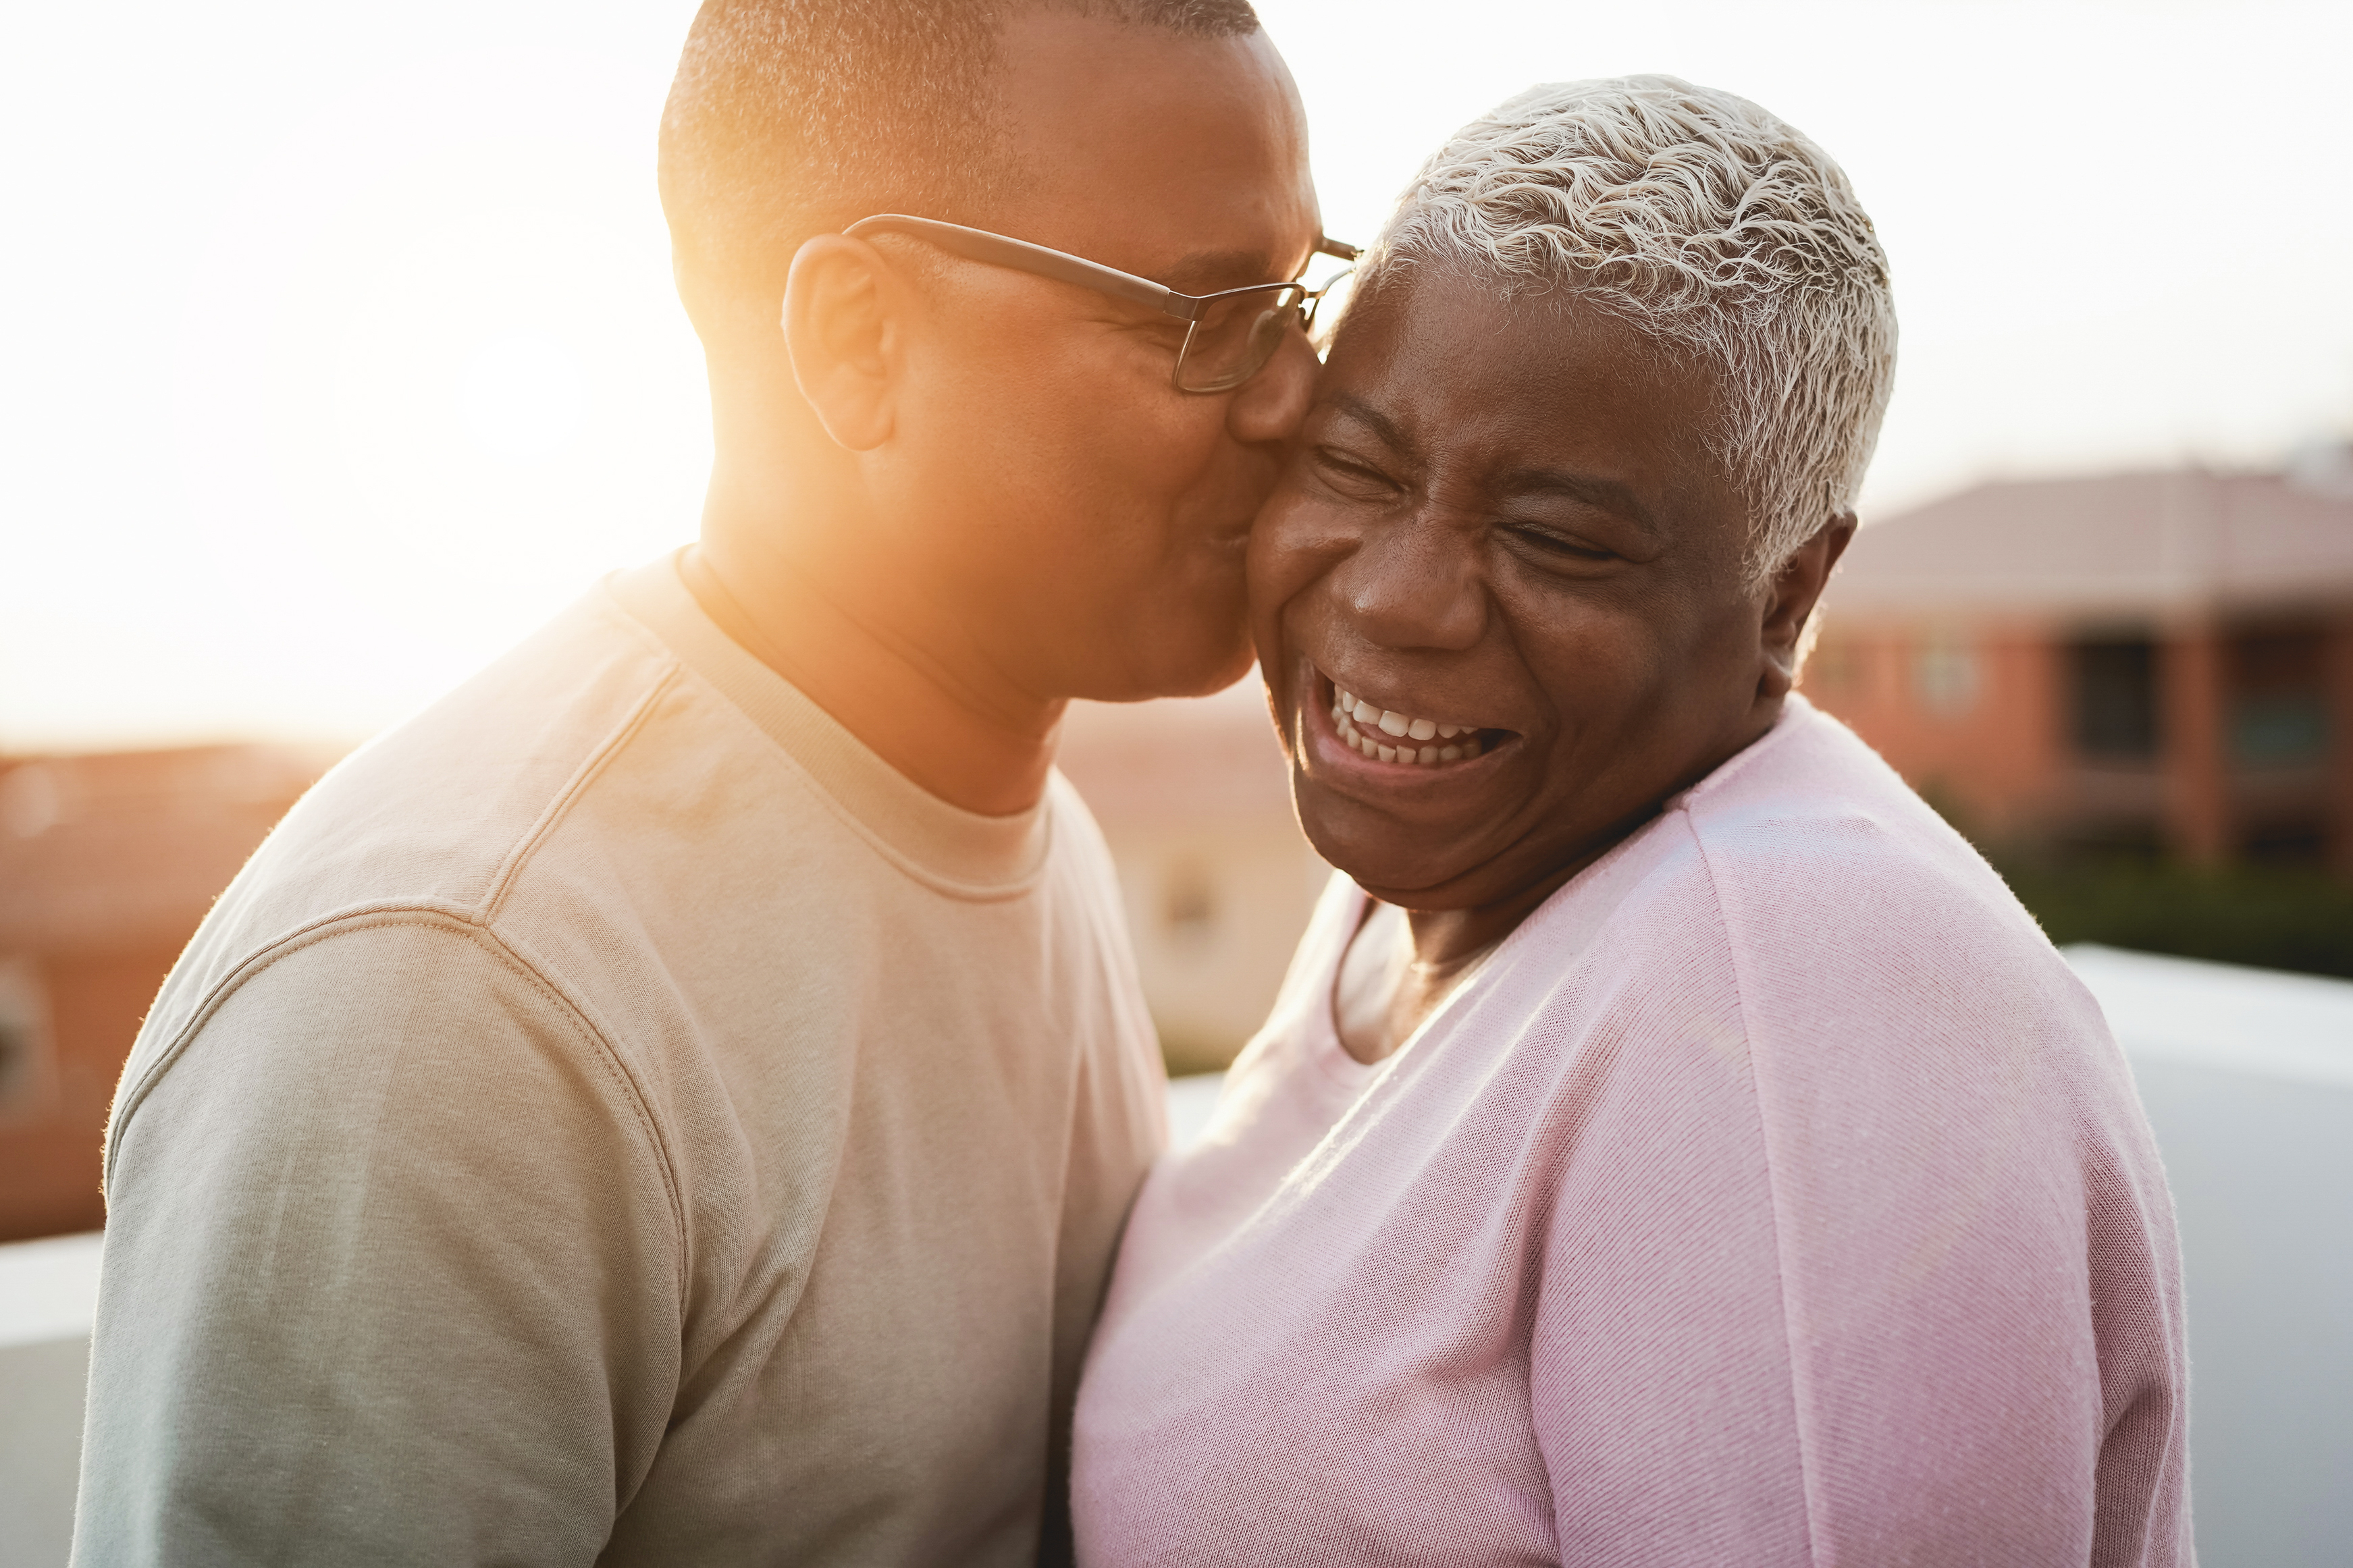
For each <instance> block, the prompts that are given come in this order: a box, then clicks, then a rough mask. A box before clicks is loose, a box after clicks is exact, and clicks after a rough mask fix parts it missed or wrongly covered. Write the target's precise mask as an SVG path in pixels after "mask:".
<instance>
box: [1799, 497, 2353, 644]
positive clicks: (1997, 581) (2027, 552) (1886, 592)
mask: <svg viewBox="0 0 2353 1568" xmlns="http://www.w3.org/2000/svg"><path fill="white" fill-rule="evenodd" d="M2348 599H2353V494H2348V493H2343V491H2342V490H2341V489H2340V488H2338V487H2322V486H2307V485H2304V484H2299V483H2297V482H2296V481H2295V480H2294V479H2289V478H2286V477H2284V476H2282V475H2277V474H2218V473H2211V472H2207V471H2205V470H2202V469H2184V470H2179V471H2174V472H2167V473H2139V474H2116V475H2109V476H2106V477H2104V478H2098V479H2033V480H2017V481H2007V482H2001V483H1995V484H1985V485H1979V486H1978V487H1976V488H1975V489H1968V490H1963V491H1962V492H1960V493H1959V494H1957V495H1954V496H1948V497H1947V498H1946V499H1944V500H1938V501H1933V502H1931V503H1930V504H1928V505H1926V506H1924V507H1919V508H1916V509H1915V510H1911V511H1908V512H1904V513H1902V514H1900V515H1898V516H1895V517H1891V518H1888V519H1886V520H1885V521H1874V522H1871V523H1868V524H1867V525H1865V527H1864V528H1863V529H1862V532H1860V533H1859V534H1857V535H1856V536H1855V541H1854V543H1853V545H1852V547H1850V548H1849V550H1848V551H1847V554H1846V559H1845V560H1844V561H1843V562H1841V563H1840V566H1839V570H1838V574H1837V576H1836V577H1834V578H1833V579H1832V580H1831V588H1830V592H1829V595H1827V598H1826V603H1827V605H1828V607H1829V611H1830V613H1831V615H1832V616H1842V615H1844V616H1877V615H1903V616H1914V615H1922V614H1928V615H1935V614H1953V613H1972V614H1983V613H1987V612H1995V613H2026V614H2065V615H2075V616H2085V615H2090V616H2099V615H2115V616H2154V615H2164V614H2168V613H2176V612H2181V611H2189V610H2201V609H2232V610H2242V609H2257V608H2272V607H2289V606H2294V605H2311V604H2316V603H2327V602H2343V601H2346V600H2348Z"/></svg>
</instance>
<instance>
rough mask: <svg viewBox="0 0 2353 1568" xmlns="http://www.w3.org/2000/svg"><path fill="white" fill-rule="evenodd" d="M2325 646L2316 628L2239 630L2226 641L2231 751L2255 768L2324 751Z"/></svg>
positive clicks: (2302, 760) (2292, 762) (2307, 759)
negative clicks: (2229, 693) (2228, 650)
mask: <svg viewBox="0 0 2353 1568" xmlns="http://www.w3.org/2000/svg"><path fill="white" fill-rule="evenodd" d="M2325 668H2326V648H2325V646H2324V640H2323V637H2322V634H2321V632H2320V631H2319V630H2318V629H2317V628H2285V627H2282V628H2266V629H2264V630H2261V631H2251V632H2242V633H2240V634H2239V635H2237V636H2236V637H2232V639H2231V641H2230V656H2229V669H2230V680H2231V721H2230V722H2231V755H2232V758H2234V759H2235V760H2237V761H2239V762H2242V763H2252V764H2253V765H2255V766H2257V767H2293V766H2296V765H2298V764H2308V763H2318V762H2320V761H2321V760H2323V759H2324V758H2325V757H2327V754H2328V700H2327V679H2326V676H2325V673H2324V670H2325Z"/></svg>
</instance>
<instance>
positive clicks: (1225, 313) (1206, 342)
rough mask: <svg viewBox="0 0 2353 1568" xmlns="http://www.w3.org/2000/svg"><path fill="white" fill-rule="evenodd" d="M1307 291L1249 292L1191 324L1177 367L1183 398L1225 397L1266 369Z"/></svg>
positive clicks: (1217, 305)
mask: <svg viewBox="0 0 2353 1568" xmlns="http://www.w3.org/2000/svg"><path fill="white" fill-rule="evenodd" d="M1306 300H1307V290H1306V289H1303V288H1300V287H1298V286H1295V285H1293V286H1290V287H1286V288H1282V289H1264V290H1255V289H1254V290H1252V291H1251V292H1250V293H1247V294H1233V295H1229V296H1227V297H1226V298H1224V299H1221V300H1216V301H1215V302H1213V303H1212V304H1211V305H1210V306H1209V308H1208V310H1204V311H1203V312H1202V313H1201V315H1200V317H1199V318H1198V320H1197V321H1194V323H1193V330H1192V332H1191V333H1190V335H1188V336H1187V338H1186V340H1185V353H1184V357H1183V358H1182V359H1181V360H1179V361H1178V362H1177V365H1176V384H1177V385H1179V386H1181V387H1183V388H1184V389H1185V390H1186V391H1187V392H1223V391H1226V390H1227V389H1228V388H1229V387H1235V386H1240V384H1242V383H1243V382H1245V381H1248V380H1249V379H1250V377H1251V376H1253V375H1256V374H1258V373H1259V372H1260V371H1261V369H1263V368H1264V367H1265V364H1266V362H1267V361H1268V360H1271V359H1272V358H1273V357H1274V351H1275V350H1276V349H1277V348H1279V347H1281V346H1282V334H1283V333H1284V331H1287V330H1288V329H1289V328H1290V325H1291V323H1292V322H1293V321H1298V320H1299V319H1300V307H1301V306H1302V305H1303V304H1304V303H1305V302H1306Z"/></svg>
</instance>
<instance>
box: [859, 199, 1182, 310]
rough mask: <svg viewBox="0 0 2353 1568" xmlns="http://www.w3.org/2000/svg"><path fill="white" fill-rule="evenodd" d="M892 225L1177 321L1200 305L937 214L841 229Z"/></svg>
mask: <svg viewBox="0 0 2353 1568" xmlns="http://www.w3.org/2000/svg"><path fill="white" fill-rule="evenodd" d="M892 229H895V230H897V231H898V232H900V233H902V234H912V235H915V236H917V237H920V238H923V239H928V240H930V241H931V242H932V243H933V244H934V245H936V246H938V247H940V248H941V249H943V250H952V251H955V253H956V254H957V255H958V256H961V257H964V258H966V259H968V260H972V261H980V262H986V263H987V264H989V265H991V266H994V267H1017V268H1020V269H1021V270H1022V271H1024V272H1035V273H1037V274H1039V276H1041V277H1045V278H1051V279H1057V280H1058V281H1060V282H1063V283H1075V284H1077V285H1078V286H1079V287H1080V288H1082V289H1100V290H1101V291H1103V293H1106V294H1113V295H1116V296H1118V297H1119V298H1120V299H1123V300H1134V301H1135V302H1136V303H1137V304H1139V305H1148V306H1150V307H1151V308H1152V309H1154V310H1165V311H1166V312H1167V313H1168V314H1169V315H1172V316H1175V317H1176V318H1177V319H1178V320H1179V321H1191V320H1192V319H1193V317H1194V315H1195V314H1196V313H1197V312H1198V310H1199V309H1200V307H1199V306H1198V304H1196V303H1195V302H1194V300H1192V298H1191V297H1190V296H1188V295H1185V294H1179V293H1177V292H1176V290H1175V289H1167V288H1163V287H1162V286H1161V285H1159V284H1157V283H1155V282H1153V281H1152V280H1151V279H1145V278H1138V277H1136V276H1135V275H1134V273H1132V272H1122V271H1121V270H1120V269H1119V268H1116V267H1105V266H1103V264H1102V263H1101V262H1097V261H1088V260H1085V259H1083V258H1080V257H1076V256H1071V255H1069V254H1067V253H1066V252H1063V251H1060V250H1050V249H1049V248H1047V247H1045V246H1042V245H1032V244H1030V243H1029V241H1028V240H1026V239H1012V238H1008V237H1006V236H1004V235H1001V234H990V233H988V232H987V230H985V229H977V228H966V227H965V226H964V225H962V224H958V223H942V222H941V221H940V220H939V219H937V218H929V217H909V216H906V215H905V214H903V213H880V214H877V215H876V216H873V217H868V218H860V219H859V220H858V221H857V222H856V223H854V224H851V225H850V226H849V227H848V228H846V229H843V230H842V231H841V232H842V233H844V234H846V235H848V236H849V237H850V238H852V239H863V238H864V237H866V236H868V235H870V234H879V233H883V232H886V231H889V230H892Z"/></svg>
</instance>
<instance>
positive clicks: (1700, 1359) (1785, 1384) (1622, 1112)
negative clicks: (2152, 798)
mask: <svg viewBox="0 0 2353 1568" xmlns="http://www.w3.org/2000/svg"><path fill="white" fill-rule="evenodd" d="M1797 929H1799V930H1803V929H1805V927H1804V925H1803V921H1802V920H1800V921H1799V926H1798V928H1797ZM1832 929H1834V928H1832ZM1960 940H1962V939H1961V938H1960V937H1958V936H1957V937H1956V941H1957V942H1959V941H1960ZM1699 946H1700V944H1694V951H1693V952H1690V953H1687V954H1685V955H1683V957H1682V958H1681V959H1678V960H1676V961H1674V962H1661V963H1656V964H1655V965H1652V966H1649V967H1647V968H1646V969H1645V970H1644V971H1643V973H1641V974H1639V975H1635V976H1632V977H1630V979H1629V981H1628V983H1627V984H1628V999H1627V1001H1626V1002H1625V1003H1624V1005H1623V1006H1622V1008H1621V1009H1620V1012H1619V1014H1618V1016H1616V1017H1614V1018H1613V1019H1612V1020H1611V1021H1610V1023H1609V1027H1608V1029H1607V1030H1605V1031H1603V1032H1605V1033H1607V1034H1609V1035H1611V1036H1612V1037H1614V1039H1613V1053H1614V1054H1613V1058H1612V1065H1611V1067H1610V1069H1609V1073H1608V1075H1607V1077H1606V1078H1604V1079H1599V1080H1597V1081H1596V1082H1594V1083H1592V1084H1589V1085H1587V1086H1585V1087H1584V1088H1583V1089H1579V1091H1578V1092H1577V1094H1575V1095H1572V1096H1570V1097H1569V1098H1568V1099H1567V1100H1565V1101H1564V1108H1563V1110H1562V1115H1563V1116H1565V1117H1567V1118H1569V1119H1571V1120H1573V1121H1576V1123H1577V1125H1576V1127H1575V1130H1574V1134H1573V1136H1570V1137H1567V1139H1566V1143H1567V1146H1568V1147H1569V1148H1570V1150H1571V1151H1572V1152H1571V1153H1570V1154H1569V1155H1568V1156H1567V1158H1566V1159H1565V1160H1564V1162H1563V1163H1562V1165H1561V1167H1560V1171H1559V1174H1558V1180H1557V1186H1556V1189H1555V1191H1554V1192H1553V1193H1552V1194H1550V1195H1549V1198H1548V1201H1549V1202H1550V1203H1551V1205H1552V1208H1551V1212H1550V1214H1549V1216H1548V1221H1547V1226H1546V1230H1545V1232H1544V1240H1543V1247H1544V1255H1543V1258H1542V1260H1541V1265H1540V1267H1541V1271H1542V1272H1541V1280H1542V1283H1541V1289H1540V1290H1539V1292H1538V1296H1537V1306H1536V1311H1535V1326H1534V1331H1533V1341H1532V1347H1531V1378H1532V1384H1533V1397H1534V1402H1535V1409H1534V1413H1533V1414H1534V1418H1535V1428H1536V1432H1537V1436H1538V1442H1539V1447H1540V1448H1541V1450H1542V1452H1543V1454H1544V1457H1545V1462H1546V1470H1547V1474H1548V1479H1549V1481H1550V1484H1551V1489H1552V1495H1553V1497H1554V1498H1555V1499H1556V1512H1557V1514H1558V1520H1557V1523H1558V1529H1559V1535H1560V1555H1561V1561H1562V1562H1563V1563H1595V1564H1599V1563H1609V1564H1612V1565H1613V1568H1635V1565H1641V1564H1662V1565H1663V1564H1668V1563H1702V1562H1726V1563H1729V1562H1738V1563H1746V1564H1755V1565H1759V1568H1767V1565H1775V1564H1792V1565H1794V1564H1800V1563H1803V1564H1818V1563H1905V1562H1934V1563H1944V1562H1963V1561H1967V1562H1979V1561H1983V1562H2004V1563H2010V1562H2017V1563H2030V1562H2031V1563H2078V1564H2091V1565H2094V1568H2110V1565H2116V1568H2121V1565H2124V1564H2157V1563H2168V1564H2169V1563H2175V1562H2176V1561H2179V1560H2180V1559H2181V1557H2182V1554H2183V1553H2185V1552H2186V1551H2187V1532H2186V1528H2185V1512H2184V1505H2183V1504H2182V1502H2181V1499H2180V1491H2179V1483H2180V1479H2181V1456H2180V1439H2181V1436H2182V1432H2183V1425H2182V1412H2181V1408H2180V1402H2179V1390H2180V1388H2181V1386H2182V1385H2181V1381H2180V1379H2181V1374H2182V1368H2181V1363H2180V1359H2179V1295H2178V1286H2176V1284H2175V1283H2174V1281H2175V1280H2176V1279H2177V1275H2176V1273H2175V1270H2174V1264H2173V1261H2172V1259H2173V1246H2172V1237H2171V1232H2170V1227H2169V1223H2168V1219H2169V1216H2168V1214H2167V1213H2166V1209H2165V1202H2164V1196H2163V1188H2162V1179H2161V1177H2160V1176H2158V1174H2157V1172H2156V1167H2155V1160H2154V1151H2153V1148H2150V1147H2148V1145H2147V1138H2146V1134H2145V1131H2142V1130H2140V1122H2139V1118H2138V1112H2137V1106H2136V1105H2135V1104H2134V1103H2133V1102H2132V1100H2131V1093H2130V1087H2129V1084H2128V1083H2126V1082H2124V1081H2123V1080H2122V1079H2121V1076H2120V1064H2112V1061H2111V1058H2114V1056H2115V1051H2114V1047H2113V1046H2112V1045H2110V1044H2109V1043H2108V1042H2107V1040H2106V1037H2105V1030H2104V1029H2103V1028H2102V1027H2101V1025H2100V1022H2099V1019H2098V1016H2097V1014H2096V1012H2095V1011H2087V1010H2086V1009H2085V1008H2083V1007H2080V1006H2077V1005H2074V1001H2073V998H2072V997H2071V996H2070V995H2069V994H2067V982H2066V977H2065V975H2064V973H2063V971H2061V972H2058V973H2052V971H2054V970H2056V968H2057V961H2056V960H2055V958H2054V959H2052V960H2051V961H2050V963H2048V964H2038V963H2034V962H2032V960H2033V959H2034V956H2035V955H2033V954H2031V953H2030V952H2024V951H2023V950H2022V944H2013V946H2012V948H2011V951H2010V952H1989V953H1987V954H1985V955H1984V958H1985V962H1983V963H1963V964H1948V963H1943V962H1916V963H1915V962H1910V961H1909V960H1908V959H1907V958H1906V957H1905V956H1903V955H1898V956H1896V957H1894V958H1890V957H1887V956H1885V955H1884V954H1873V953H1872V952H1871V950H1870V949H1869V948H1868V947H1867V946H1865V945H1864V944H1862V943H1860V942H1858V943H1855V944H1852V945H1850V946H1847V947H1845V948H1844V949H1843V950H1842V951H1841V952H1824V951H1822V950H1821V949H1819V948H1817V949H1815V950H1813V951H1811V952H1809V951H1807V950H1806V944H1805V943H1804V942H1799V941H1797V940H1794V939H1792V940H1785V941H1783V942H1781V943H1780V944H1779V947H1780V948H1781V949H1782V950H1784V951H1787V952H1790V953H1791V954H1792V956H1791V957H1790V958H1788V959H1781V960H1778V962H1783V963H1788V964H1789V968H1790V972H1789V973H1786V974H1783V975H1778V976H1777V975H1774V974H1772V973H1769V972H1767V973H1763V974H1762V975H1760V974H1759V973H1758V972H1759V971H1760V970H1763V969H1765V967H1766V966H1765V965H1764V964H1763V963H1754V964H1748V965H1744V966H1742V967H1741V968H1740V969H1739V970H1738V971H1737V973H1738V979H1737V981H1736V980H1735V979H1734V975H1735V973H1736V971H1735V969H1734V967H1733V964H1732V962H1731V961H1730V960H1715V959H1711V958H1710V956H1709V955H1707V954H1705V953H1704V952H1700V951H1698V948H1699ZM1973 956H1974V955H1973ZM1871 969H1876V970H1878V971H1879V973H1863V972H1865V971H1867V970H1871ZM1711 971H1715V972H1717V973H1711ZM2112 1065H2113V1066H2115V1067H2116V1070H2115V1071H2111V1070H2110V1068H2111V1066H2112ZM2087 1106H2091V1107H2100V1108H2105V1109H2104V1110H2099V1111H2098V1113H2097V1114H2088V1113H2087Z"/></svg>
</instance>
